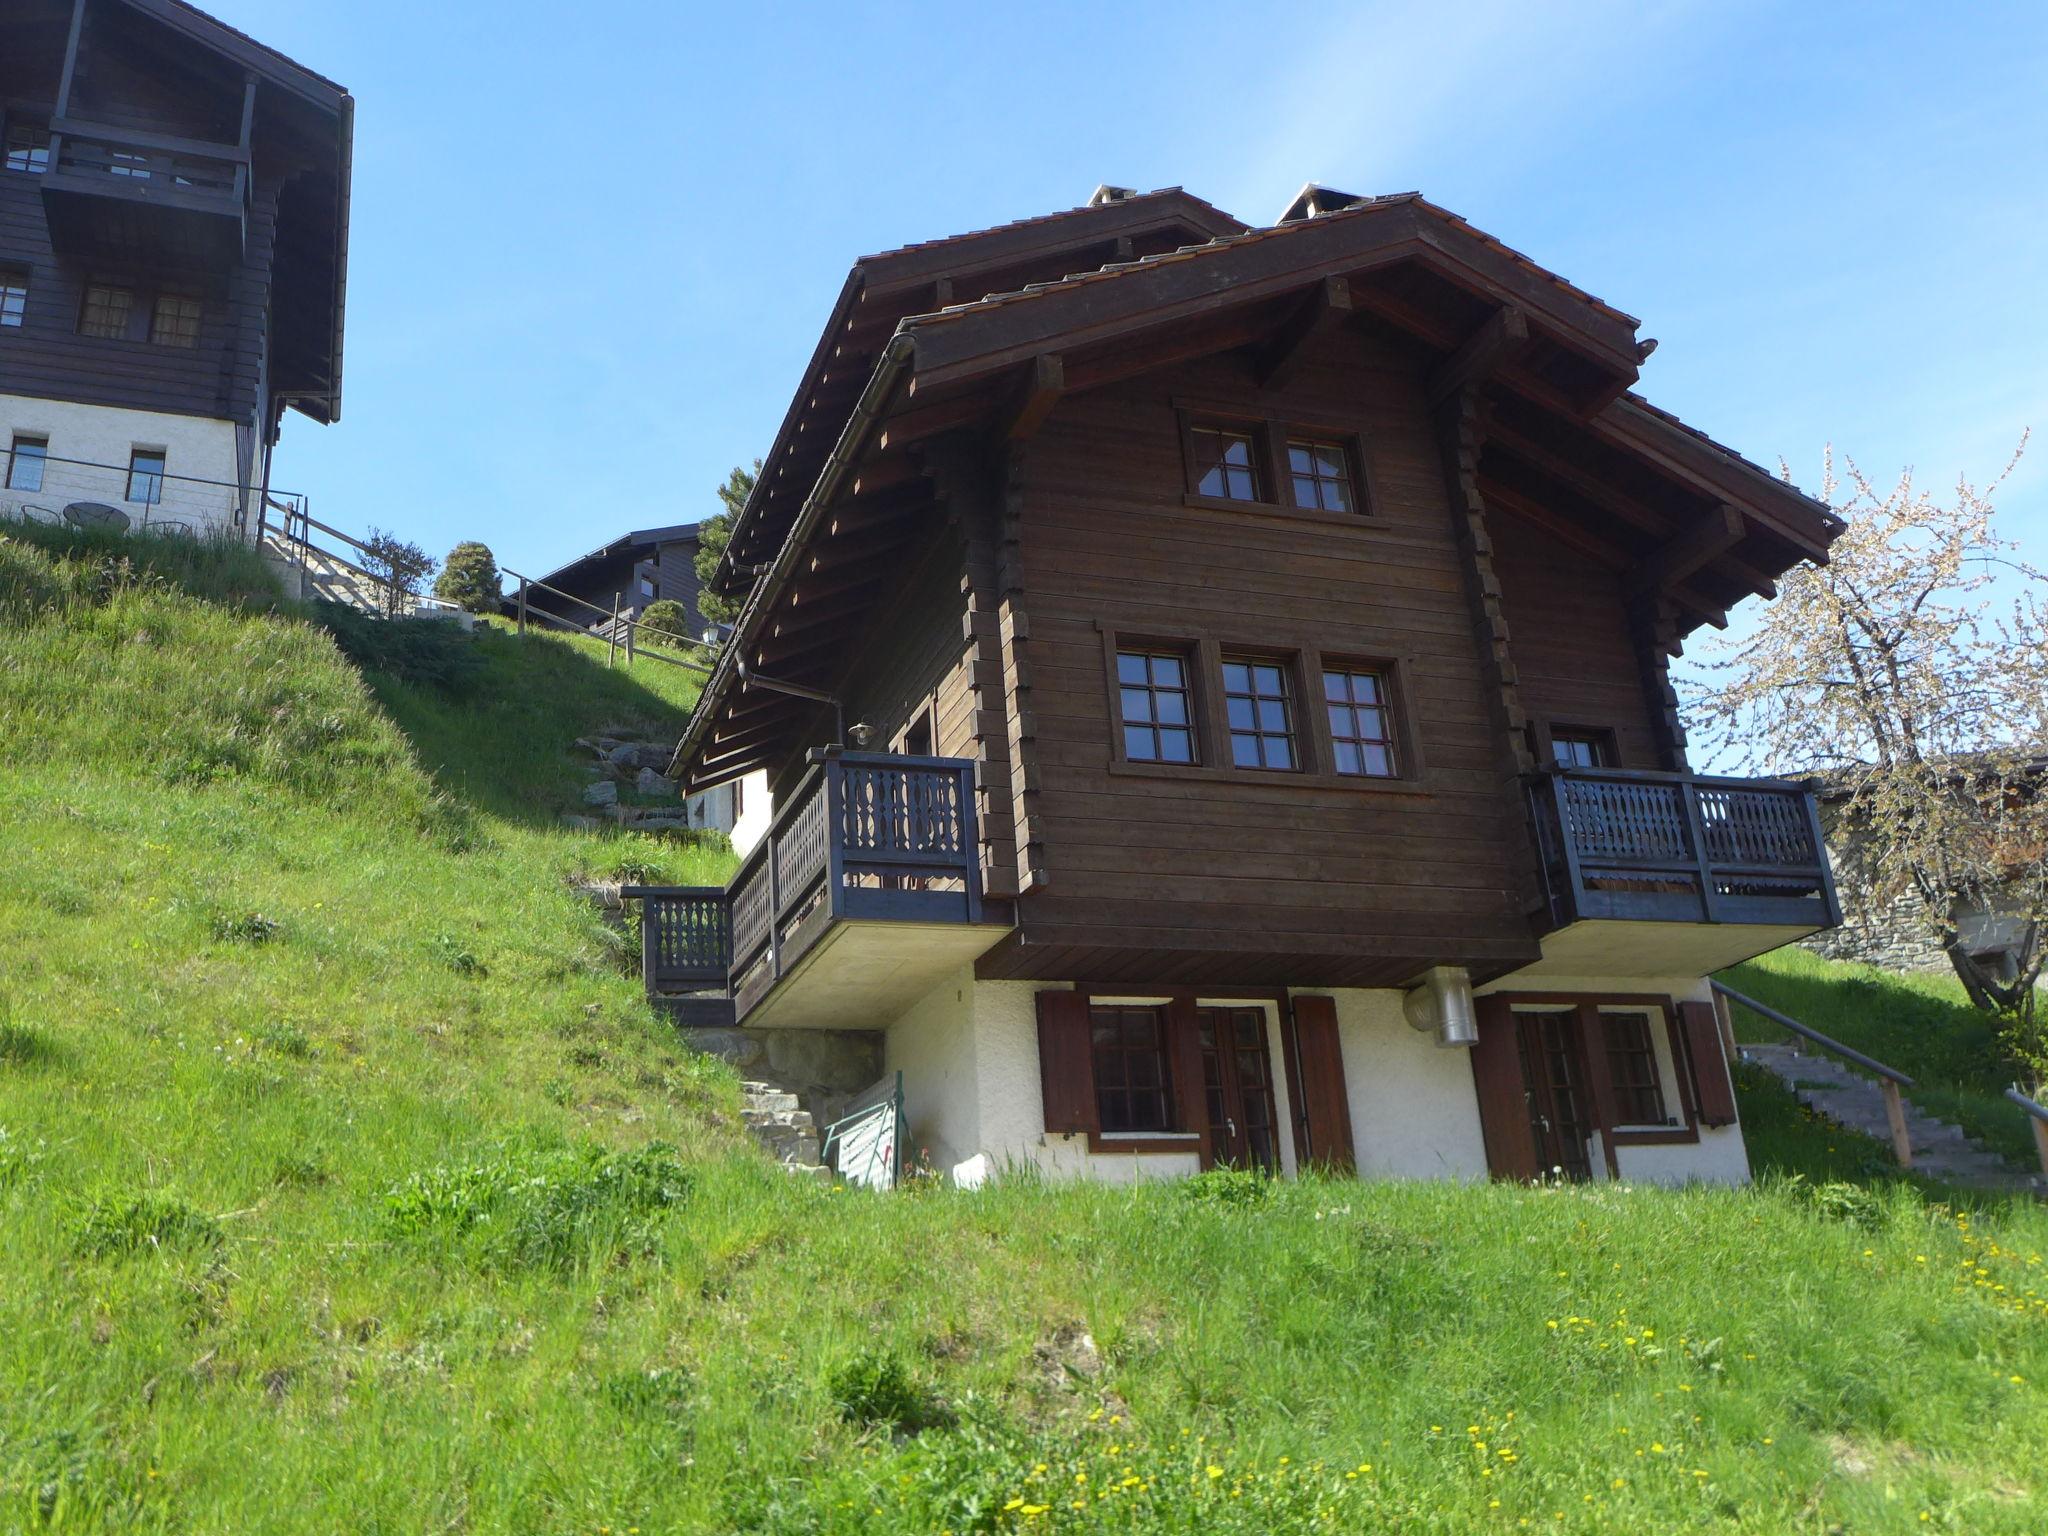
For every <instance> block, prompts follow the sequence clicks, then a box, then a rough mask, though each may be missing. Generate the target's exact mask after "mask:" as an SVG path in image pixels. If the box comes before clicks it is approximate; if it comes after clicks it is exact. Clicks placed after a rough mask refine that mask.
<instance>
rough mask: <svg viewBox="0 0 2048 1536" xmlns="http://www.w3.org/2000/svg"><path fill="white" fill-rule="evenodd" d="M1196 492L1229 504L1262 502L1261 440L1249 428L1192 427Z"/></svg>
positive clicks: (1191, 448)
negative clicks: (1260, 493) (1260, 489)
mask: <svg viewBox="0 0 2048 1536" xmlns="http://www.w3.org/2000/svg"><path fill="white" fill-rule="evenodd" d="M1188 443H1189V449H1190V452H1191V453H1192V454H1193V456H1194V481H1195V492H1196V494H1197V495H1201V496H1220V497H1222V498H1224V499H1225V500H1226V501H1257V500H1259V469H1258V461H1259V440H1258V435H1257V434H1256V433H1255V432H1253V431H1252V430H1251V429H1250V428H1247V427H1191V428H1189V429H1188Z"/></svg>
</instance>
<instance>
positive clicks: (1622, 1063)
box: [1600, 1011, 1667, 1125]
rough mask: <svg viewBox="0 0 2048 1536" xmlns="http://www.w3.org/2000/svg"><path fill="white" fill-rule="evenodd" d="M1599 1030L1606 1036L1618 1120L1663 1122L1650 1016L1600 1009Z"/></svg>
mask: <svg viewBox="0 0 2048 1536" xmlns="http://www.w3.org/2000/svg"><path fill="white" fill-rule="evenodd" d="M1600 1029H1601V1033H1602V1034H1604V1035H1605V1036H1606V1037H1607V1075H1608V1077H1609V1079H1610V1080H1611V1082H1612V1083H1613V1085H1614V1114H1615V1118H1616V1121H1617V1123H1619V1124H1621V1125H1663V1124H1664V1123H1665V1122H1666V1119H1667V1115H1666V1112H1665V1109H1664V1084H1663V1077H1662V1074H1660V1073H1659V1072H1658V1070H1657V1049H1656V1047H1655V1046H1654V1045H1653V1044H1652V1043H1651V1039H1650V1016H1649V1015H1648V1014H1647V1013H1608V1012H1605V1011H1603V1012H1602V1013H1601V1015H1600Z"/></svg>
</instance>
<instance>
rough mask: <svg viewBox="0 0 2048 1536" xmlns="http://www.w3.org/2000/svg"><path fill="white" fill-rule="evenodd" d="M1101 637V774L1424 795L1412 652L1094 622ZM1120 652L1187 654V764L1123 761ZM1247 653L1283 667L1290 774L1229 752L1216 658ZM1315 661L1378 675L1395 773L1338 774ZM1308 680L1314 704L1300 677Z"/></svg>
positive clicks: (1427, 787)
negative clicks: (1247, 763)
mask: <svg viewBox="0 0 2048 1536" xmlns="http://www.w3.org/2000/svg"><path fill="white" fill-rule="evenodd" d="M1095 628H1096V631H1097V633H1098V635H1099V637H1100V640H1101V644H1102V668H1103V686H1104V689H1105V697H1104V703H1105V705H1106V707H1107V710H1108V719H1107V722H1106V723H1107V730H1108V737H1109V760H1108V764H1107V768H1108V771H1109V772H1110V773H1111V774H1115V775H1129V776H1132V777H1144V778H1188V779H1212V780H1224V781H1228V782H1230V783H1236V784H1247V785H1250V784H1263V785H1269V786H1274V787H1281V786H1285V787H1289V788H1303V789H1341V790H1346V791H1355V792H1357V793H1361V794H1397V795H1398V794H1407V795H1429V794H1434V793H1435V790H1434V788H1433V787H1432V784H1431V781H1430V778H1429V774H1428V764H1427V762H1426V761H1425V758H1424V754H1423V749H1422V741H1421V734H1420V730H1419V726H1418V722H1417V721H1416V719H1415V715H1414V704H1413V699H1414V690H1413V689H1412V688H1411V687H1410V686H1409V682H1408V670H1409V667H1410V665H1411V661H1412V658H1410V657H1406V656H1400V655H1389V654H1379V655H1374V654H1371V653H1369V652H1361V651H1351V650H1345V651H1331V652H1328V653H1325V652H1324V651H1322V650H1321V649H1320V648H1319V647H1318V646H1317V645H1316V644H1315V643H1314V642H1313V641H1312V640H1309V639H1307V638H1305V637H1301V636H1292V637H1287V638H1285V639H1283V640H1280V641H1277V642H1276V641H1274V640H1272V639H1271V638H1267V639H1265V640H1261V641H1248V640H1245V639H1244V638H1243V637H1241V636H1240V635H1238V634H1235V633H1230V632H1212V631H1208V630H1197V631H1187V630H1183V631H1181V632H1180V633H1178V634H1174V633H1164V632H1160V631H1157V630H1149V629H1148V630H1139V629H1119V628H1117V627H1116V626H1114V625H1113V624H1111V623H1109V622H1107V621H1105V620H1099V619H1098V620H1097V621H1096V624H1095ZM1123 650H1152V651H1168V650H1170V651H1174V652H1177V653H1179V654H1181V655H1182V656H1184V657H1185V658H1187V660H1188V662H1189V665H1190V668H1191V670H1190V672H1189V679H1190V683H1191V686H1192V688H1193V691H1194V701H1193V707H1192V711H1191V713H1192V715H1193V718H1194V720H1195V751H1196V753H1197V754H1198V760H1197V761H1196V762H1193V763H1170V762H1154V761H1151V760H1149V759H1146V758H1133V757H1130V756H1128V755H1127V754H1126V752H1125V751H1124V736H1123V704H1122V698H1121V684H1120V683H1119V682H1118V674H1117V654H1118V652H1119V651H1123ZM1226 654H1227V655H1230V656H1232V657H1257V658H1259V659H1260V660H1264V661H1275V662H1279V663H1281V664H1282V665H1283V666H1285V667H1286V668H1288V670H1289V672H1290V674H1291V676H1290V686H1291V687H1292V688H1293V690H1294V704H1295V715H1294V740H1295V750H1296V753H1297V754H1298V756H1299V759H1300V766H1299V767H1298V768H1296V769H1294V770H1292V771H1289V770H1285V769H1277V768H1240V767H1237V766H1236V764H1235V761H1234V759H1233V757H1232V754H1231V753H1230V750H1229V747H1230V729H1229V717H1228V713H1227V710H1226V708H1225V704H1224V698H1223V658H1224V656H1225V655H1226ZM1325 668H1332V669H1336V668H1345V669H1350V670H1354V671H1371V672H1377V673H1379V674H1380V675H1381V676H1382V677H1383V678H1385V679H1386V680H1387V686H1388V691H1389V699H1390V702H1389V705H1388V717H1389V723H1390V725H1391V726H1392V728H1393V730H1394V733H1395V734H1394V763H1395V768H1396V773H1395V774H1394V776H1392V777H1390V778H1381V777H1376V776H1374V775H1371V774H1356V773H1338V772H1336V770H1335V764H1336V750H1335V746H1334V743H1333V741H1332V739H1331V733H1330V721H1329V714H1328V712H1327V711H1326V710H1325V709H1324V707H1323V699H1322V674H1323V671H1324V669H1325ZM1310 679H1313V680H1314V698H1313V703H1314V705H1315V707H1314V708H1312V709H1311V708H1308V707H1307V706H1308V704H1309V703H1310V702H1311V699H1310V693H1309V686H1308V685H1309V680H1310Z"/></svg>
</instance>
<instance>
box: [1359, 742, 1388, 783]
mask: <svg viewBox="0 0 2048 1536" xmlns="http://www.w3.org/2000/svg"><path fill="white" fill-rule="evenodd" d="M1362 750H1363V752H1364V754H1365V771H1366V772H1367V773H1368V774H1370V775H1371V776H1372V777H1374V778H1378V779H1391V778H1392V777H1393V776H1394V754H1393V753H1391V752H1389V751H1388V750H1387V749H1386V748H1385V747H1365V748H1363V749H1362Z"/></svg>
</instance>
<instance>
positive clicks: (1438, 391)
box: [1429, 304, 1529, 405]
mask: <svg viewBox="0 0 2048 1536" xmlns="http://www.w3.org/2000/svg"><path fill="white" fill-rule="evenodd" d="M1528 344H1529V320H1528V317H1527V316H1526V315H1524V314H1523V313H1522V312H1521V311H1520V310H1519V309H1517V308H1515V307H1514V305H1512V304H1507V305H1503V306H1502V307H1501V308H1499V309H1496V310H1495V311H1494V312H1493V313H1492V314H1491V315H1489V316H1487V318H1486V321H1485V323H1484V324H1483V325H1481V326H1480V327H1479V329H1478V330H1476V331H1474V332H1473V333H1472V334H1471V335H1470V336H1468V337H1466V338H1465V341H1464V343H1463V345H1461V346H1460V347H1459V348H1458V350H1457V351H1455V352H1453V353H1452V354H1451V355H1450V356H1449V357H1447V358H1445V359H1444V360H1443V362H1442V363H1440V364H1438V366H1437V368H1436V370H1435V371H1434V372H1433V373H1431V374H1430V376H1429V403H1430V404H1431V405H1437V404H1439V403H1441V402H1442V401H1444V400H1446V399H1448V398H1450V396H1452V395H1454V394H1456V393H1457V392H1458V391H1459V390H1461V389H1463V388H1464V387H1465V386H1466V385H1467V384H1484V383H1485V382H1486V381H1487V380H1488V379H1490V378H1492V377H1493V376H1494V375H1495V374H1496V373H1498V372H1499V371H1500V370H1501V369H1502V368H1503V367H1504V366H1506V365H1507V364H1508V363H1510V362H1512V361H1514V358H1515V355H1516V354H1517V353H1518V352H1520V351H1521V350H1522V348H1524V347H1526V346H1527V345H1528Z"/></svg>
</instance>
